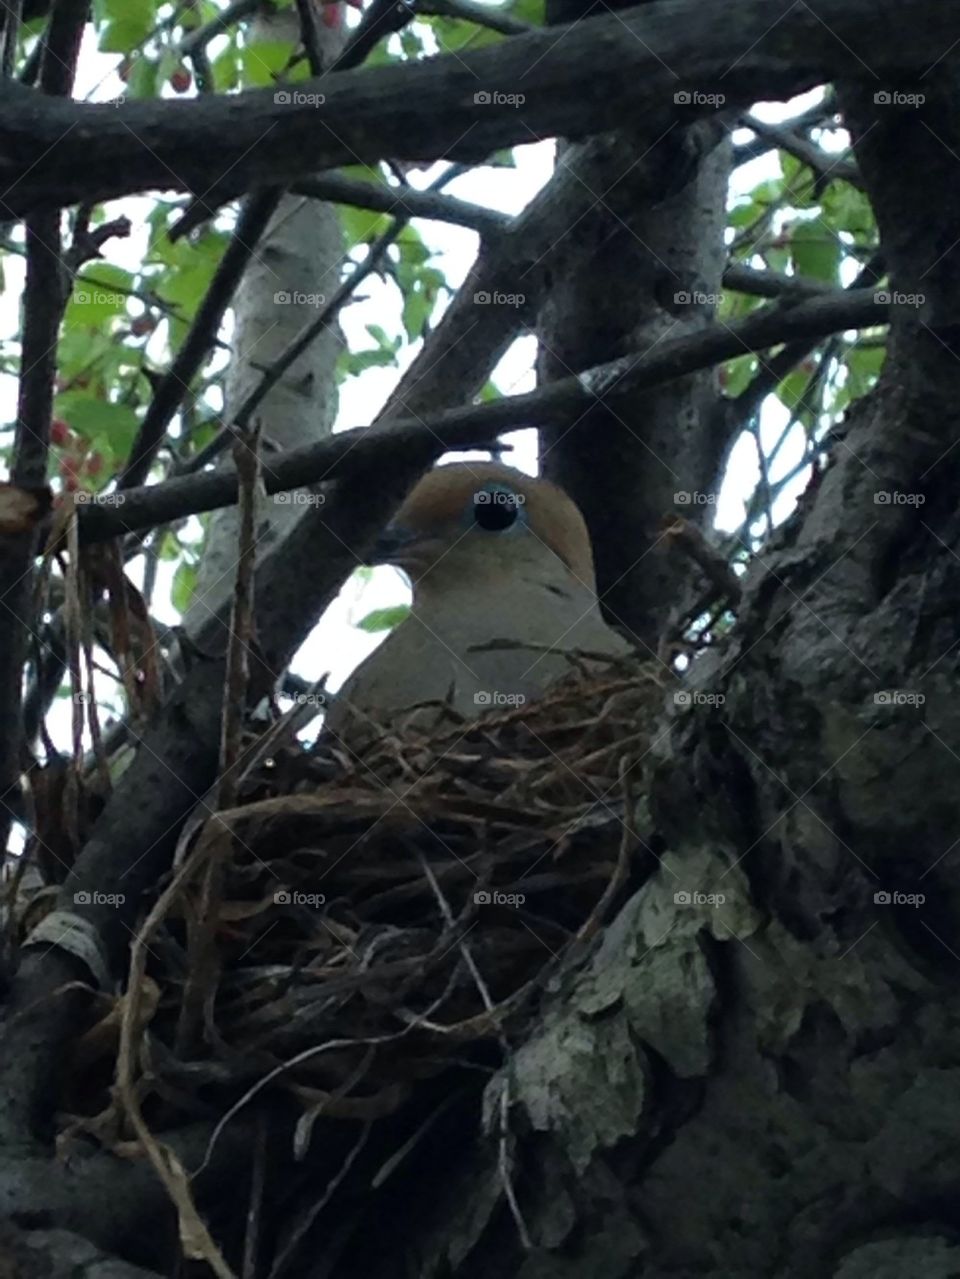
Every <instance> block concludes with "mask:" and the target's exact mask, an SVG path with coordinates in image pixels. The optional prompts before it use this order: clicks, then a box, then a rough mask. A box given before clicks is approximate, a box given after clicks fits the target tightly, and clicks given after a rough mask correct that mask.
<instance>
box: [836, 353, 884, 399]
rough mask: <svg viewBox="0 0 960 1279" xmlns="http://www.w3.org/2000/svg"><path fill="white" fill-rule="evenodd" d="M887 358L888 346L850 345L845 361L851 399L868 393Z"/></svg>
mask: <svg viewBox="0 0 960 1279" xmlns="http://www.w3.org/2000/svg"><path fill="white" fill-rule="evenodd" d="M886 358H887V351H886V347H882V346H852V347H850V349H849V351H848V353H847V358H846V361H845V363H846V366H847V371H848V377H847V385H848V387H849V389H850V398H851V399H858V398H859V397H860V396H861V395H866V393H867V392H868V391H869V390H870V389H871V387H872V386H873V385H874V384H875V382H876V380H877V378H878V377H879V376H880V370H881V369H882V368H883V362H884V360H885V359H886Z"/></svg>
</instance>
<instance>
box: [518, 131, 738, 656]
mask: <svg viewBox="0 0 960 1279" xmlns="http://www.w3.org/2000/svg"><path fill="white" fill-rule="evenodd" d="M631 123H632V122H631ZM558 163H559V164H560V165H561V166H563V167H564V168H569V169H570V170H572V171H573V172H574V173H575V174H576V175H577V177H578V178H579V180H580V181H581V182H582V183H583V185H584V187H585V188H586V190H587V191H589V192H590V193H591V194H592V199H591V207H590V208H589V209H588V210H587V211H586V213H585V214H584V215H583V216H582V217H581V218H580V219H578V221H577V222H576V223H575V224H573V225H571V226H570V228H569V229H568V230H567V232H566V233H565V235H564V237H563V240H562V243H561V245H559V246H558V247H557V248H555V250H554V255H553V256H554V259H555V261H554V262H552V263H551V284H552V287H550V289H549V292H548V293H547V301H546V304H545V306H544V307H543V309H542V311H541V314H540V317H539V323H538V326H537V336H538V338H539V340H540V358H539V365H538V371H539V375H540V378H541V380H542V381H545V382H550V381H554V380H556V379H558V378H562V377H565V376H567V375H569V374H570V373H580V372H583V371H584V370H585V369H588V368H590V367H592V366H593V365H596V364H598V363H601V362H602V361H604V360H609V359H611V358H616V357H618V356H625V355H627V354H629V353H633V354H634V355H635V356H636V357H638V358H642V357H643V356H644V355H645V354H647V353H648V352H650V351H653V350H655V349H656V347H657V346H658V345H659V343H661V342H662V341H663V340H665V339H667V338H679V337H681V336H683V335H684V334H687V333H695V332H696V331H697V330H698V329H700V328H702V327H703V326H704V325H706V324H708V323H710V320H711V319H712V316H713V312H714V310H715V308H716V306H717V303H718V301H719V295H720V289H721V281H722V276H723V267H724V259H725V253H724V243H723V231H724V226H725V223H726V217H725V207H724V197H725V192H726V188H727V178H728V172H729V144H728V143H727V141H726V139H725V134H724V130H723V128H722V126H720V125H719V124H718V123H717V122H716V121H713V122H710V123H707V122H703V123H701V124H698V125H692V126H689V127H684V126H683V125H679V126H677V127H675V128H672V129H669V130H667V131H666V132H665V133H663V134H661V135H660V136H656V135H651V134H650V133H649V131H648V130H647V129H645V128H643V127H642V126H639V127H628V128H626V129H624V130H623V131H622V132H620V133H617V134H613V135H609V136H607V137H604V138H594V139H592V140H591V141H590V142H588V143H584V144H581V145H573V146H569V147H563V148H562V149H561V151H560V154H559V159H558ZM716 406H717V392H716V377H715V372H714V370H713V369H707V370H704V371H703V372H701V373H698V374H695V375H693V376H691V377H687V378H683V379H680V380H678V381H675V382H671V383H669V384H668V385H666V386H660V387H656V388H654V389H652V390H645V391H634V392H633V393H632V394H630V393H628V394H620V395H618V394H617V389H616V387H613V388H612V390H611V391H610V393H609V394H608V395H607V396H606V397H605V398H604V400H603V403H602V404H600V405H597V406H595V407H594V408H593V409H592V410H591V411H590V412H588V413H586V414H585V415H581V416H579V417H578V418H577V419H576V420H571V421H569V422H566V423H563V424H562V425H561V426H560V427H559V428H557V427H553V428H551V429H549V430H547V431H544V432H543V440H544V448H543V466H544V471H545V474H546V475H547V476H549V477H550V478H551V479H554V480H556V482H557V483H558V484H560V485H561V486H562V487H563V488H565V489H566V490H567V491H568V492H569V493H570V494H571V495H572V496H573V497H574V498H575V499H576V501H577V503H578V504H579V506H580V507H581V509H582V510H583V512H584V515H585V516H586V519H587V523H588V524H589V526H590V529H591V532H592V535H593V540H594V548H595V552H596V558H597V582H598V589H599V594H600V598H601V602H602V605H603V607H604V609H605V611H606V612H607V615H608V618H609V620H610V621H611V622H612V623H613V624H614V625H619V626H621V627H622V628H624V629H625V630H626V631H627V632H628V633H629V634H631V635H632V636H633V637H634V638H635V639H636V640H637V641H638V642H639V643H641V644H643V645H644V646H645V647H646V649H647V651H648V652H650V653H651V654H652V653H654V652H655V651H656V644H657V639H658V637H659V635H660V634H661V632H662V630H663V625H664V622H665V621H666V617H667V612H668V610H669V609H670V608H671V606H673V605H674V604H675V603H676V596H677V592H676V589H675V585H676V584H675V581H674V578H675V572H676V569H675V566H671V565H670V564H668V561H667V555H666V553H665V551H664V550H663V549H662V546H661V542H662V522H663V519H664V517H665V516H666V515H668V514H670V513H671V512H672V511H673V510H674V509H675V495H676V494H677V493H678V491H683V492H686V493H698V494H700V495H703V496H707V495H710V496H712V495H713V494H714V493H715V492H716V488H717V486H718V484H719V480H720V462H721V457H722V453H723V448H724V444H725V441H724V439H723V438H722V436H721V435H720V434H719V433H718V432H717V431H716V430H715V428H714V422H715V421H716V419H717V414H716ZM574 427H576V429H575V430H574V429H573V428H574ZM680 500H681V502H682V500H683V499H682V498H681V499H680ZM686 509H687V511H688V513H693V514H694V518H696V516H699V515H702V514H703V513H704V512H706V511H708V510H710V509H712V508H711V507H710V506H708V505H707V504H706V503H704V502H702V501H701V502H700V503H699V504H696V503H694V504H690V505H688V506H687V508H686Z"/></svg>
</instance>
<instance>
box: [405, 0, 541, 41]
mask: <svg viewBox="0 0 960 1279" xmlns="http://www.w3.org/2000/svg"><path fill="white" fill-rule="evenodd" d="M413 7H414V9H415V10H416V12H417V13H422V14H427V15H430V14H435V15H436V16H437V17H440V18H460V19H462V20H463V21H464V22H472V23H474V24H475V25H476V26H478V27H487V28H489V29H490V30H491V31H499V32H500V34H501V35H505V36H522V35H524V34H525V33H526V32H528V31H535V30H536V28H535V27H533V26H531V25H530V23H529V22H521V21H520V19H519V18H512V17H511V16H510V14H509V13H504V12H503V11H502V10H501V9H495V8H493V7H492V6H488V5H483V4H473V3H472V2H471V0H414V4H413Z"/></svg>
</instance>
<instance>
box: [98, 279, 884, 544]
mask: <svg viewBox="0 0 960 1279" xmlns="http://www.w3.org/2000/svg"><path fill="white" fill-rule="evenodd" d="M888 316H889V308H888V307H887V306H884V305H880V304H878V303H876V302H875V301H874V294H873V290H872V289H871V290H866V289H863V290H859V291H857V292H854V293H833V294H831V295H830V296H829V297H817V298H811V299H809V300H808V301H805V302H799V303H795V304H793V305H790V306H783V307H767V308H765V309H764V310H762V311H758V312H754V313H753V314H752V315H750V316H747V317H746V318H745V319H743V320H741V321H739V322H738V323H737V324H730V325H718V326H717V327H715V328H711V329H706V330H704V331H702V332H699V333H695V334H691V335H688V336H685V337H682V338H677V339H676V340H674V341H672V342H669V341H665V342H662V343H661V344H660V345H659V346H658V347H656V348H655V349H654V350H653V351H652V352H651V353H650V354H649V355H646V356H644V357H639V356H627V357H625V358H623V359H620V360H615V361H613V362H612V363H611V364H606V365H603V366H601V367H600V368H597V369H592V370H589V371H587V372H586V373H583V374H581V375H579V376H578V377H569V378H564V379H562V380H560V381H557V382H552V383H550V384H549V385H548V386H544V387H541V388H540V389H538V390H536V391H531V392H530V393H529V394H527V395H517V396H513V397H510V398H508V399H502V400H494V401H492V402H490V403H487V404H469V405H466V406H464V407H462V408H457V409H451V410H449V411H448V412H446V413H441V414H439V415H438V416H436V417H434V418H432V419H431V420H429V421H424V420H422V419H421V418H419V417H417V418H398V419H396V420H393V421H391V422H389V423H385V424H384V425H383V427H382V428H378V429H377V430H373V431H371V430H368V429H366V428H357V429H354V430H352V431H343V432H340V433H339V434H337V435H334V436H331V437H330V438H328V439H325V440H320V441H318V442H317V443H315V444H308V445H305V446H304V447H303V448H299V449H292V450H291V451H290V452H288V453H280V454H276V455H274V456H273V457H271V458H270V460H269V464H268V465H267V466H266V467H265V471H264V485H265V488H266V490H267V492H268V493H278V492H283V491H284V490H286V489H291V488H298V487H301V486H303V485H307V484H317V483H321V482H323V481H326V480H332V479H339V478H341V477H342V476H343V475H344V474H347V473H349V472H351V471H352V470H353V469H354V468H355V467H359V466H361V465H364V466H371V465H373V464H374V463H375V459H376V457H377V455H378V454H382V453H385V451H386V450H389V452H390V455H391V456H397V457H402V456H403V454H404V453H405V452H407V451H409V450H410V449H412V448H416V449H417V450H419V451H421V452H425V453H426V454H427V455H428V457H437V456H439V455H440V454H441V453H443V452H444V451H445V450H447V449H453V448H460V449H462V448H467V447H471V446H472V447H478V448H483V447H489V445H490V444H491V443H492V441H494V440H495V439H496V438H497V436H498V435H500V434H501V433H502V432H504V431H509V430H516V429H517V428H518V427H521V426H551V425H552V426H557V425H560V424H562V423H565V422H574V421H576V420H577V418H579V417H580V416H581V415H582V414H583V413H584V412H585V411H586V410H587V409H588V408H589V407H590V406H591V405H592V404H593V403H594V401H595V398H596V397H597V396H599V397H600V398H606V397H608V396H613V397H615V396H617V395H629V394H631V393H633V392H635V391H637V390H639V389H642V388H643V387H648V386H656V385H659V384H661V383H663V382H669V381H672V380H673V379H674V378H678V377H682V376H683V375H684V374H686V373H692V372H694V371H695V370H696V369H703V368H708V367H710V366H712V365H714V364H718V363H719V362H720V361H721V360H728V359H731V358H732V357H733V356H736V355H743V354H744V353H745V352H748V351H758V350H763V349H765V348H767V347H770V346H773V345H776V344H778V343H780V342H784V341H792V340H798V339H800V338H807V339H813V338H818V337H824V336H826V335H827V334H830V333H835V332H838V331H841V330H843V329H850V328H857V327H861V326H866V325H877V324H885V323H886V322H887V319H888ZM236 496H237V477H236V475H235V474H234V473H233V472H219V471H218V472H212V473H211V472H208V473H205V474H203V475H191V476H185V477H183V478H181V479H173V480H167V481H166V482H165V483H163V484H157V485H153V486H152V487H149V488H144V489H139V490H135V491H131V492H127V493H125V494H122V495H120V494H117V495H107V496H106V497H105V498H104V499H102V500H101V501H97V500H95V499H92V500H89V501H88V502H87V504H86V505H85V506H84V507H83V509H82V511H81V512H80V531H81V538H82V539H83V540H84V541H85V542H91V541H102V540H104V539H106V538H109V537H115V536H117V535H118V534H121V533H127V532H135V531H137V530H140V529H144V528H151V527H153V526H154V525H156V524H161V523H164V522H166V521H168V520H176V519H183V518H184V517H185V516H187V515H191V514H196V513H198V512H200V511H209V510H213V509H214V508H215V507H218V506H227V505H229V504H230V503H232V502H235V501H236Z"/></svg>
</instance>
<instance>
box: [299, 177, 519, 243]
mask: <svg viewBox="0 0 960 1279" xmlns="http://www.w3.org/2000/svg"><path fill="white" fill-rule="evenodd" d="M291 190H292V191H293V192H294V193H295V194H296V195H305V196H309V197H311V198H312V199H315V200H329V201H330V202H331V203H333V204H350V205H353V206H355V207H356V208H359V209H374V210H376V211H377V212H378V213H404V214H406V215H407V217H411V218H427V219H430V220H432V221H434V222H449V223H450V224H451V225H453V226H462V227H467V229H468V230H470V231H476V232H478V233H479V234H480V235H487V236H490V235H498V234H500V233H501V232H502V231H503V230H504V229H505V228H506V227H507V226H508V225H509V223H510V220H511V219H510V218H509V216H508V215H507V214H505V213H500V212H498V211H497V210H496V209H487V208H484V206H483V205H482V204H472V203H470V201H468V200H458V199H457V198H456V196H452V195H440V194H438V193H437V192H435V191H417V190H415V189H414V188H413V187H409V186H401V187H388V186H378V185H377V184H376V183H374V182H364V181H363V180H362V179H361V178H348V177H346V176H345V175H344V174H340V173H324V174H321V176H320V177H317V178H307V179H305V180H304V181H302V182H297V183H296V184H295V185H294V186H293V187H292V188H291Z"/></svg>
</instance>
